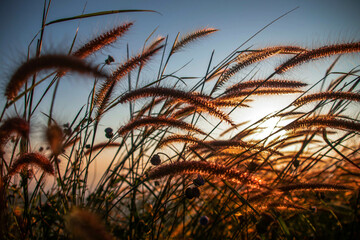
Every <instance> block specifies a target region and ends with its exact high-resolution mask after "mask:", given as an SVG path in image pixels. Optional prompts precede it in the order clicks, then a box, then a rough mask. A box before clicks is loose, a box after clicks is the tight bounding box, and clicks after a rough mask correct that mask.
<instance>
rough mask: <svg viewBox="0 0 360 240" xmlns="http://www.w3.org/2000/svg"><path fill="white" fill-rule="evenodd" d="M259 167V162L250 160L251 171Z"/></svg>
mask: <svg viewBox="0 0 360 240" xmlns="http://www.w3.org/2000/svg"><path fill="white" fill-rule="evenodd" d="M258 167H259V164H257V163H256V162H250V163H249V164H248V165H247V169H248V170H249V171H250V172H254V171H255V170H256V169H257V168H258Z"/></svg>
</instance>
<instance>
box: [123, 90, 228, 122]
mask: <svg viewBox="0 0 360 240" xmlns="http://www.w3.org/2000/svg"><path fill="white" fill-rule="evenodd" d="M150 96H156V97H171V98H174V99H175V100H176V101H183V102H186V103H190V104H192V105H194V106H196V107H198V108H201V109H204V110H205V111H207V112H208V113H210V114H212V115H214V116H216V117H218V118H220V119H222V120H224V121H226V122H228V123H230V124H233V123H232V121H231V120H230V117H229V115H227V114H225V113H223V112H222V111H220V110H219V109H218V108H217V107H216V106H215V105H214V104H212V102H211V101H208V100H207V99H208V97H207V96H203V95H200V94H198V93H193V92H184V91H180V90H177V89H171V88H163V87H152V88H140V89H136V90H133V91H131V92H129V93H127V94H125V95H124V96H122V97H121V99H120V101H119V102H120V103H124V102H127V101H131V100H135V99H138V98H141V97H150Z"/></svg>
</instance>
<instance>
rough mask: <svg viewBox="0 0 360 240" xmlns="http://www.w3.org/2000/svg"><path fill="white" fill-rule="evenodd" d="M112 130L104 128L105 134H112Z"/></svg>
mask: <svg viewBox="0 0 360 240" xmlns="http://www.w3.org/2000/svg"><path fill="white" fill-rule="evenodd" d="M112 132H113V130H112V128H110V127H108V128H105V133H112Z"/></svg>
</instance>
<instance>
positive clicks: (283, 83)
mask: <svg viewBox="0 0 360 240" xmlns="http://www.w3.org/2000/svg"><path fill="white" fill-rule="evenodd" d="M306 85H307V84H306V83H303V82H300V81H295V80H281V79H267V80H251V81H246V82H240V83H237V84H235V85H232V86H231V87H228V88H227V89H226V92H227V93H231V92H236V91H240V90H244V89H248V88H255V87H259V86H260V87H261V88H267V87H269V88H300V87H305V86H306Z"/></svg>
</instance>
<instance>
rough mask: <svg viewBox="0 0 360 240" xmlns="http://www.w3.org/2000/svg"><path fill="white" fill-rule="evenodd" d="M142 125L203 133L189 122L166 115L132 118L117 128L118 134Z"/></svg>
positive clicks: (123, 133)
mask: <svg viewBox="0 0 360 240" xmlns="http://www.w3.org/2000/svg"><path fill="white" fill-rule="evenodd" d="M144 126H149V127H159V126H168V127H175V128H179V129H182V130H186V131H191V132H196V133H200V134H205V133H204V132H203V131H202V130H201V129H199V128H197V127H195V126H193V125H191V124H189V123H186V122H183V121H180V120H177V119H174V118H167V117H143V118H137V119H133V120H131V121H130V122H129V123H128V124H126V125H125V126H123V127H121V128H120V129H119V130H118V134H119V135H125V134H126V133H128V132H129V131H131V130H134V129H136V128H140V127H144Z"/></svg>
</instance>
